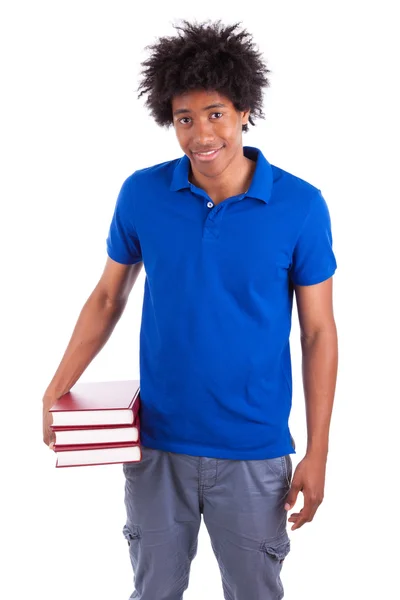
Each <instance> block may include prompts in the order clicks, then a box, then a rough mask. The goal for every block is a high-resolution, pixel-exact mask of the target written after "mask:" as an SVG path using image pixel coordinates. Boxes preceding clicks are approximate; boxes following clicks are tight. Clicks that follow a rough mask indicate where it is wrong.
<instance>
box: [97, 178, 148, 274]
mask: <svg viewBox="0 0 400 600" xmlns="http://www.w3.org/2000/svg"><path fill="white" fill-rule="evenodd" d="M133 179H134V174H133V175H131V176H130V177H128V179H126V180H125V181H124V183H123V185H122V187H121V190H120V192H119V195H118V198H117V202H116V205H115V209H114V215H113V217H112V220H111V225H110V228H109V232H108V237H107V241H106V243H107V254H108V256H109V257H110V258H112V259H113V260H115V261H116V262H119V263H122V264H124V265H133V264H135V263H137V262H140V261H141V260H142V251H141V248H140V242H139V238H138V235H137V231H136V227H135V222H134V202H135V193H134V181H133Z"/></svg>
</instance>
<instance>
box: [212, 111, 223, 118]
mask: <svg viewBox="0 0 400 600" xmlns="http://www.w3.org/2000/svg"><path fill="white" fill-rule="evenodd" d="M214 115H218V119H220V118H221V117H222V113H220V112H215V113H213V114H212V115H211V116H212V117H214Z"/></svg>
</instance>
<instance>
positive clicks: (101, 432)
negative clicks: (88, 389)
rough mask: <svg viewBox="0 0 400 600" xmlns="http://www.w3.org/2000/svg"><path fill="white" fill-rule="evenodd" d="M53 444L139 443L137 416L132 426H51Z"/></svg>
mask: <svg viewBox="0 0 400 600" xmlns="http://www.w3.org/2000/svg"><path fill="white" fill-rule="evenodd" d="M52 429H53V431H54V434H55V438H56V439H55V443H56V444H58V445H60V446H65V445H69V444H116V443H118V442H138V441H140V422H139V415H138V414H137V415H136V418H135V423H134V425H111V426H110V425H95V426H91V427H89V426H87V425H85V426H78V425H75V426H74V427H60V426H57V425H53V426H52Z"/></svg>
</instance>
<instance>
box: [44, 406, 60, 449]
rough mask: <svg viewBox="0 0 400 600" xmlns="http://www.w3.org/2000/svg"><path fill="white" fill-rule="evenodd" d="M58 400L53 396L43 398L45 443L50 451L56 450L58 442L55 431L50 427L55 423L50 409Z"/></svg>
mask: <svg viewBox="0 0 400 600" xmlns="http://www.w3.org/2000/svg"><path fill="white" fill-rule="evenodd" d="M56 400H57V398H55V397H53V396H44V398H43V441H44V443H45V444H46V446H49V448H50V450H54V448H53V446H54V443H55V441H56V436H55V434H54V431H53V430H52V429H51V427H50V425H51V424H52V423H53V415H52V413H51V412H49V409H50V408H51V407H52V406H53V404H54V403H55V401H56Z"/></svg>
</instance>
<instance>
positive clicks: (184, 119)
mask: <svg viewBox="0 0 400 600" xmlns="http://www.w3.org/2000/svg"><path fill="white" fill-rule="evenodd" d="M183 121H186V122H185V123H184V122H183ZM189 121H190V118H189V117H182V119H179V123H182V125H186V124H187V123H188V122H189Z"/></svg>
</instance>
